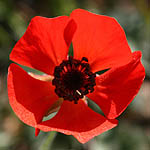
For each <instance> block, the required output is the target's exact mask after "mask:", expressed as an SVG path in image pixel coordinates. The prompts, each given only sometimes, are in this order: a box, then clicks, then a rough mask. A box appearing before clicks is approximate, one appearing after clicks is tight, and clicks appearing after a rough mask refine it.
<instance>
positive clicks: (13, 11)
mask: <svg viewBox="0 0 150 150" xmlns="http://www.w3.org/2000/svg"><path fill="white" fill-rule="evenodd" d="M76 8H83V9H87V10H90V11H92V12H95V13H98V14H103V15H109V16H112V17H115V18H116V19H117V20H118V21H119V23H120V24H121V25H122V27H123V28H124V30H125V32H126V35H127V38H128V41H129V44H130V46H131V48H132V50H133V51H134V50H141V51H142V53H143V57H142V61H143V64H144V66H145V68H146V80H145V82H144V84H143V86H142V89H141V90H140V93H139V94H138V96H137V97H136V98H135V100H134V102H133V103H132V104H133V105H132V104H131V105H130V107H129V108H128V109H127V111H126V112H124V114H123V115H122V116H121V117H120V118H118V119H119V120H120V123H119V126H118V127H116V128H115V129H113V130H111V131H108V132H106V133H103V134H102V135H99V136H97V137H96V138H94V139H92V140H91V141H89V142H88V143H86V144H84V145H82V144H80V143H79V142H78V141H77V140H76V139H75V138H73V137H72V136H66V135H63V134H61V133H55V132H51V133H44V132H41V133H40V135H39V136H38V137H37V138H35V136H34V129H33V128H31V127H28V126H26V125H24V124H23V123H22V122H21V121H19V120H18V119H17V117H16V116H15V115H14V113H13V111H12V110H11V108H10V106H9V103H8V97H7V86H6V85H7V83H6V76H7V68H8V66H9V64H10V63H11V62H10V60H9V53H10V52H11V50H12V48H13V46H14V45H15V43H16V42H17V41H18V40H19V38H20V37H21V36H22V35H23V33H24V32H25V30H26V28H27V26H28V24H29V22H30V20H31V18H32V17H34V16H37V15H40V16H45V17H55V16H60V15H69V14H70V13H71V11H72V10H73V9H76ZM25 69H26V68H25ZM149 79H150V1H149V0H44V1H41V0H0V150H10V149H11V150H110V149H111V150H149V149H150V99H149V97H150V92H149V91H150V81H149ZM90 106H91V108H92V109H93V108H96V109H95V111H96V112H99V113H100V112H101V111H100V110H98V107H92V106H93V104H92V103H91V104H90Z"/></svg>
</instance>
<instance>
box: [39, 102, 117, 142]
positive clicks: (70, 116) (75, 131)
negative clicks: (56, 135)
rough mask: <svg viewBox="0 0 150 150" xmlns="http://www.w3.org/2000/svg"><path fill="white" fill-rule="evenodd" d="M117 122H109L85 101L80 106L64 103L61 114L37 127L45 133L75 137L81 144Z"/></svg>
mask: <svg viewBox="0 0 150 150" xmlns="http://www.w3.org/2000/svg"><path fill="white" fill-rule="evenodd" d="M117 123H118V121H117V120H107V119H106V118H105V117H103V116H101V115H100V114H97V113H96V112H94V111H93V110H91V109H90V108H89V107H88V106H87V105H86V104H85V103H84V102H83V101H79V103H78V104H74V103H73V102H69V101H64V103H63V104H62V106H61V108H60V110H59V112H58V113H57V114H56V116H55V117H54V118H52V119H51V120H48V121H45V122H42V123H41V124H39V125H38V126H37V127H38V128H39V129H41V130H43V131H46V132H47V131H58V132H61V133H64V134H67V135H73V136H74V137H76V138H77V140H78V141H79V142H81V143H85V142H87V141H88V140H90V139H91V138H93V137H94V136H97V135H99V134H101V133H102V132H105V131H107V130H109V129H111V128H113V127H115V126H116V125H117Z"/></svg>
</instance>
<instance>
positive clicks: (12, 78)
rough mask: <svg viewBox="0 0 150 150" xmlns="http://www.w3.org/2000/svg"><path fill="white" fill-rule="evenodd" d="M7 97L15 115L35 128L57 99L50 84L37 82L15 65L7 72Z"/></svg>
mask: <svg viewBox="0 0 150 150" xmlns="http://www.w3.org/2000/svg"><path fill="white" fill-rule="evenodd" d="M8 97H9V102H10V105H11V107H12V109H13V111H14V112H15V113H16V115H17V116H18V117H19V118H20V120H22V121H23V122H24V123H26V124H28V125H30V126H33V127H35V126H36V124H38V123H40V122H41V121H42V119H43V116H44V115H45V114H46V112H47V111H48V109H49V108H50V107H51V105H52V104H53V103H54V102H55V101H56V100H57V99H58V97H57V95H56V94H55V92H54V87H53V86H52V84H51V82H44V81H40V80H37V79H35V78H33V77H31V76H30V75H28V73H27V72H25V71H24V70H23V69H22V68H20V67H19V66H18V65H16V64H11V65H10V67H9V70H8Z"/></svg>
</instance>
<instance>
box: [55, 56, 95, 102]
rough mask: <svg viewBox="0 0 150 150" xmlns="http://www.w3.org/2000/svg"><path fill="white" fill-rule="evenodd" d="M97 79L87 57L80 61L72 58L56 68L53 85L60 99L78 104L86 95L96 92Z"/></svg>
mask: <svg viewBox="0 0 150 150" xmlns="http://www.w3.org/2000/svg"><path fill="white" fill-rule="evenodd" d="M95 77H96V75H95V73H92V72H91V71H90V66H89V64H88V59H87V58H86V57H83V58H82V60H81V61H80V60H77V59H73V57H72V56H70V57H69V59H68V60H64V61H63V62H62V63H61V64H60V65H59V66H56V67H55V70H54V79H53V81H52V84H53V85H55V87H56V88H55V92H56V94H57V95H58V96H59V97H62V98H64V100H69V101H74V103H77V102H78V100H79V99H80V98H83V96H84V95H86V94H88V93H89V92H90V93H91V92H93V91H94V86H95V85H96V84H95Z"/></svg>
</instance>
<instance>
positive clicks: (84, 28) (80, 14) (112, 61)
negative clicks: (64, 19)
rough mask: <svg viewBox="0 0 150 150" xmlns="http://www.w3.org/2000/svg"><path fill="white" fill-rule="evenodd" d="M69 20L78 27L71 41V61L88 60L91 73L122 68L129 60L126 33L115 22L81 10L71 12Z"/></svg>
mask: <svg viewBox="0 0 150 150" xmlns="http://www.w3.org/2000/svg"><path fill="white" fill-rule="evenodd" d="M71 18H73V19H74V20H75V22H76V23H77V31H76V32H75V34H74V37H73V48H74V58H76V59H81V58H82V57H83V56H84V57H87V58H88V59H89V63H90V66H91V69H92V71H93V72H97V71H100V70H103V69H108V68H111V67H115V66H121V65H123V64H126V63H128V62H129V61H130V60H131V58H132V55H131V50H130V48H129V46H128V43H127V40H126V36H125V33H124V31H123V29H122V28H121V26H120V25H119V23H118V22H117V21H116V20H115V19H114V18H111V17H107V16H102V15H96V14H93V13H90V12H88V11H85V10H82V9H76V10H74V11H73V12H72V13H71Z"/></svg>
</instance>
